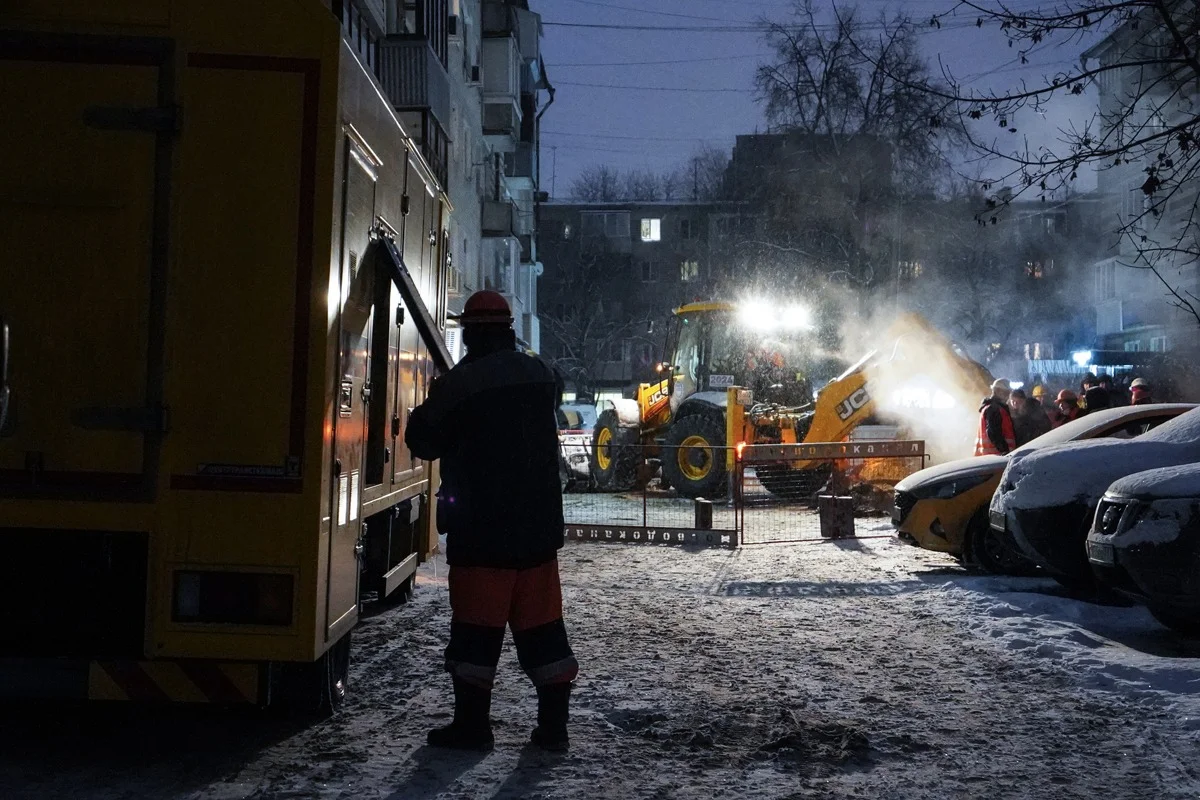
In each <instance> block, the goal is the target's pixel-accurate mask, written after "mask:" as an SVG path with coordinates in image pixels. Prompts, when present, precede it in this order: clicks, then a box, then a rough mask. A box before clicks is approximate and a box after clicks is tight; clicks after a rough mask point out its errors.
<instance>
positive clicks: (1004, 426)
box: [975, 373, 1154, 456]
mask: <svg viewBox="0 0 1200 800" xmlns="http://www.w3.org/2000/svg"><path fill="white" fill-rule="evenodd" d="M1048 396H1049V395H1048V394H1047V392H1046V387H1044V386H1042V385H1041V384H1038V385H1036V386H1034V387H1033V389H1032V390H1031V391H1030V393H1029V394H1028V395H1027V394H1026V393H1025V390H1024V389H1013V388H1012V384H1011V383H1009V382H1008V381H1007V380H1005V379H1003V378H1001V379H1000V380H997V381H996V382H994V383H993V384H992V393H991V395H990V396H989V397H986V398H984V400H983V403H982V404H981V405H980V407H979V434H978V436H976V438H975V455H977V456H982V455H1004V454H1005V453H1009V452H1011V451H1013V450H1015V449H1016V448H1018V447H1020V446H1021V445H1023V444H1025V443H1026V442H1029V441H1032V440H1033V439H1036V438H1037V437H1039V436H1041V435H1042V434H1043V433H1045V432H1047V431H1049V430H1052V429H1053V428H1057V427H1059V426H1061V425H1065V424H1066V423H1068V422H1071V421H1072V420H1075V419H1078V418H1079V417H1081V416H1084V415H1085V414H1089V413H1092V412H1094V411H1099V410H1101V409H1104V408H1112V407H1114V406H1123V405H1135V406H1137V405H1145V404H1147V403H1152V402H1154V401H1153V399H1152V397H1151V394H1150V384H1149V382H1147V381H1146V379H1145V378H1135V379H1134V381H1133V382H1132V383H1131V384H1130V385H1129V395H1128V397H1127V396H1126V394H1125V392H1124V390H1123V389H1121V388H1119V387H1116V386H1114V384H1113V380H1112V377H1111V376H1109V375H1100V376H1099V377H1097V376H1096V375H1093V374H1091V373H1088V374H1087V375H1086V376H1084V378H1083V381H1082V382H1081V383H1080V391H1079V392H1078V393H1076V392H1074V391H1072V390H1070V389H1063V390H1062V391H1060V392H1059V393H1058V396H1057V397H1055V398H1054V404H1053V405H1051V406H1047V404H1046V398H1047V397H1048Z"/></svg>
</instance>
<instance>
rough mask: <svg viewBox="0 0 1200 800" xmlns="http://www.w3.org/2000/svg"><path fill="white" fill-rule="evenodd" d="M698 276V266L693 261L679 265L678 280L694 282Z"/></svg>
mask: <svg viewBox="0 0 1200 800" xmlns="http://www.w3.org/2000/svg"><path fill="white" fill-rule="evenodd" d="M699 276H700V264H699V263H698V262H695V261H683V262H681V263H680V264H679V280H681V281H684V282H685V283H686V282H687V281H694V280H696V278H698V277H699Z"/></svg>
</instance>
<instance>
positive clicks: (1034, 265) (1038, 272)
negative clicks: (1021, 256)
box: [1025, 261, 1045, 281]
mask: <svg viewBox="0 0 1200 800" xmlns="http://www.w3.org/2000/svg"><path fill="white" fill-rule="evenodd" d="M1025 276H1026V277H1027V278H1033V279H1034V280H1035V281H1039V280H1041V279H1042V278H1043V277H1045V270H1043V269H1042V262H1040V261H1026V262H1025Z"/></svg>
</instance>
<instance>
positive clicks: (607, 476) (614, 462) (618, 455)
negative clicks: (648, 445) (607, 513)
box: [592, 408, 642, 492]
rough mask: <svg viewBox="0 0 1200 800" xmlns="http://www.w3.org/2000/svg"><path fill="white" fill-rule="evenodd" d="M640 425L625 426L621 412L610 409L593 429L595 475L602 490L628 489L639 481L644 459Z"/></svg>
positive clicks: (593, 470)
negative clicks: (622, 425) (639, 470)
mask: <svg viewBox="0 0 1200 800" xmlns="http://www.w3.org/2000/svg"><path fill="white" fill-rule="evenodd" d="M640 444H641V443H640V442H639V441H638V430H637V428H624V427H621V420H620V418H619V417H618V416H617V412H616V411H615V410H613V409H611V408H610V409H608V410H607V411H605V412H604V413H602V414H601V415H600V417H599V419H597V420H596V428H595V430H594V431H593V432H592V478H594V479H595V481H596V488H597V489H599V490H600V491H602V492H627V491H629V490H630V489H632V488H633V487H634V486H636V485H637V473H638V464H639V463H640V462H641V460H642V450H641V447H640V446H639V445H640Z"/></svg>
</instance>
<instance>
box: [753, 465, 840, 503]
mask: <svg viewBox="0 0 1200 800" xmlns="http://www.w3.org/2000/svg"><path fill="white" fill-rule="evenodd" d="M832 474H833V466H832V465H831V464H822V465H820V466H819V467H813V468H812V469H792V468H791V467H789V466H787V465H763V466H761V467H757V468H756V469H755V475H757V476H758V482H759V483H761V484H762V485H763V488H764V489H766V490H767V491H768V492H770V493H771V494H773V495H775V496H776V497H782V498H783V499H785V500H796V501H804V500H812V499H813V498H814V497H815V496H816V494H817V492H819V491H821V489H823V488H825V484H827V483H829V477H830V476H831V475H832Z"/></svg>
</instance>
